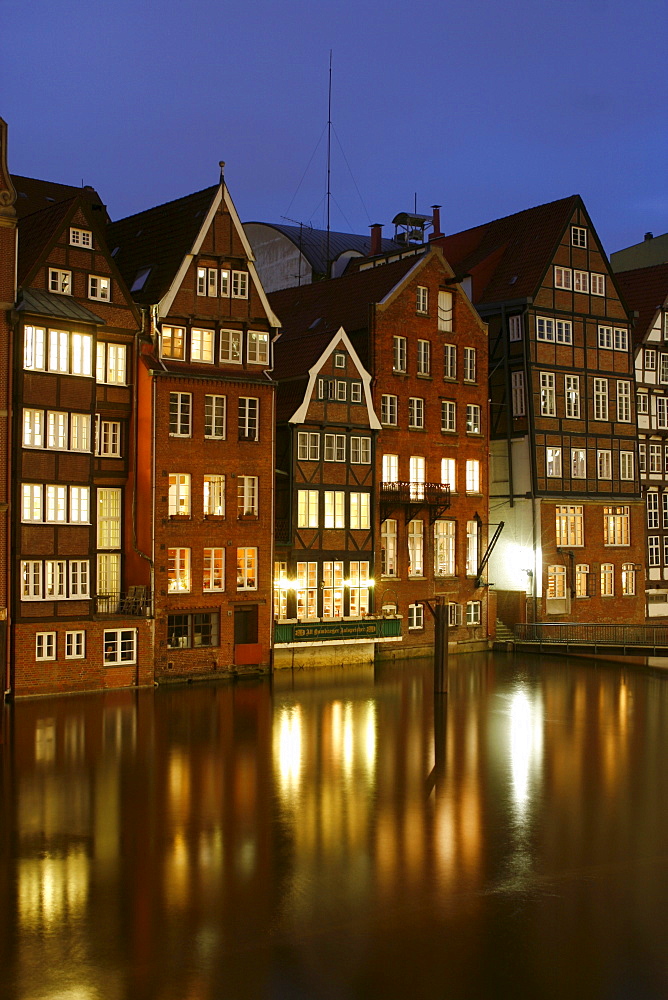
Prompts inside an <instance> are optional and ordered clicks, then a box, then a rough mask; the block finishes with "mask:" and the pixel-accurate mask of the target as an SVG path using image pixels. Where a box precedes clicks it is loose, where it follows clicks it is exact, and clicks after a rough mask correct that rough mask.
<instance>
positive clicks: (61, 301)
mask: <svg viewBox="0 0 668 1000" xmlns="http://www.w3.org/2000/svg"><path fill="white" fill-rule="evenodd" d="M16 309H17V311H18V312H26V313H31V314H34V315H36V316H51V317H52V318H56V319H68V320H74V322H75V323H77V322H78V323H96V324H98V325H99V324H101V323H104V320H103V319H100V317H99V316H97V315H96V314H95V313H94V312H91V311H90V309H87V308H86V306H82V305H81V303H80V302H77V300H76V299H74V298H72V296H70V295H54V293H53V292H45V291H44V290H43V289H41V288H24V289H23V290H22V291H21V292H20V294H19V299H18V302H17V305H16Z"/></svg>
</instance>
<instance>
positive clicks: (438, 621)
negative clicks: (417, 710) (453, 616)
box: [434, 599, 449, 694]
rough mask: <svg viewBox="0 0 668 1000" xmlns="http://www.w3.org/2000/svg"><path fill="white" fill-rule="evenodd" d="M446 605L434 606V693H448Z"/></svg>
mask: <svg viewBox="0 0 668 1000" xmlns="http://www.w3.org/2000/svg"><path fill="white" fill-rule="evenodd" d="M448 611H449V609H448V605H447V604H446V603H445V602H444V601H443V600H440V599H439V600H438V601H436V603H435V605H434V693H435V694H447V693H448Z"/></svg>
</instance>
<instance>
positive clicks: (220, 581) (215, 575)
mask: <svg viewBox="0 0 668 1000" xmlns="http://www.w3.org/2000/svg"><path fill="white" fill-rule="evenodd" d="M202 589H203V590H206V591H211V590H225V549H224V548H214V549H204V577H203V580H202Z"/></svg>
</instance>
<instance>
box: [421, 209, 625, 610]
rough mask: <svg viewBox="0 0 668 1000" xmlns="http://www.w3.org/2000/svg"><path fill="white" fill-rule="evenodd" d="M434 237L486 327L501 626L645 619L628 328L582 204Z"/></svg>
mask: <svg viewBox="0 0 668 1000" xmlns="http://www.w3.org/2000/svg"><path fill="white" fill-rule="evenodd" d="M432 238H433V239H435V241H436V242H437V243H438V244H439V245H440V246H442V248H443V252H444V254H445V256H446V257H447V259H448V261H449V262H450V263H451V265H452V266H453V268H454V270H455V273H456V274H457V276H458V278H459V279H460V280H461V281H462V283H463V284H464V286H465V287H466V288H467V290H468V292H469V294H470V297H471V300H472V301H473V303H474V304H475V306H476V308H477V310H478V312H479V313H480V315H481V317H482V318H483V319H484V320H485V321H486V322H487V323H488V325H489V349H490V356H489V361H490V406H491V411H490V452H491V475H490V509H491V510H492V511H493V512H494V513H493V519H494V520H503V521H504V522H505V528H504V531H503V534H502V535H501V539H500V542H499V545H498V546H497V548H496V550H495V551H494V553H493V555H492V557H491V559H490V580H491V581H492V582H493V583H494V584H495V588H496V590H497V592H498V599H499V610H500V617H501V618H502V619H503V620H505V621H506V622H507V623H508V624H512V623H514V622H516V621H521V620H523V619H524V615H525V613H528V615H529V617H530V618H534V619H535V620H538V621H550V620H553V621H560V620H564V619H568V620H571V621H583V622H616V621H636V622H637V621H642V620H643V618H644V598H643V594H642V586H640V585H639V579H640V578H639V571H640V570H641V569H642V566H643V564H644V537H645V515H644V505H643V502H642V500H641V496H640V483H639V478H638V462H637V440H636V412H635V393H634V379H633V344H632V340H631V336H630V321H629V316H628V314H627V311H626V308H625V306H624V304H623V302H622V301H621V298H620V294H619V290H618V285H617V281H616V278H615V276H614V274H613V273H612V272H611V270H610V267H609V264H608V261H607V258H606V256H605V254H604V252H603V250H602V248H601V244H600V241H599V239H598V237H597V235H596V231H595V230H594V227H593V225H592V222H591V220H590V218H589V216H588V214H587V211H586V208H585V206H584V204H583V202H582V199H581V198H579V197H578V196H572V197H569V198H564V199H561V200H560V201H555V202H551V203H549V204H547V205H541V206H539V207H537V208H533V209H528V210H526V211H524V212H518V213H517V214H516V215H511V216H508V217H506V218H503V219H498V220H496V221H494V222H490V223H487V224H485V225H482V226H478V227H476V228H474V229H469V230H466V231H464V232H461V233H456V234H454V235H451V236H446V237H438V238H436V237H432Z"/></svg>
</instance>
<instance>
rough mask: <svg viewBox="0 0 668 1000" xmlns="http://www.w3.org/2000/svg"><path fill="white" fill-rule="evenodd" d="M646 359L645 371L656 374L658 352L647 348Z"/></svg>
mask: <svg viewBox="0 0 668 1000" xmlns="http://www.w3.org/2000/svg"><path fill="white" fill-rule="evenodd" d="M644 358H645V371H648V372H655V371H656V351H653V350H652V349H651V348H649V347H646V348H645V353H644Z"/></svg>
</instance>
